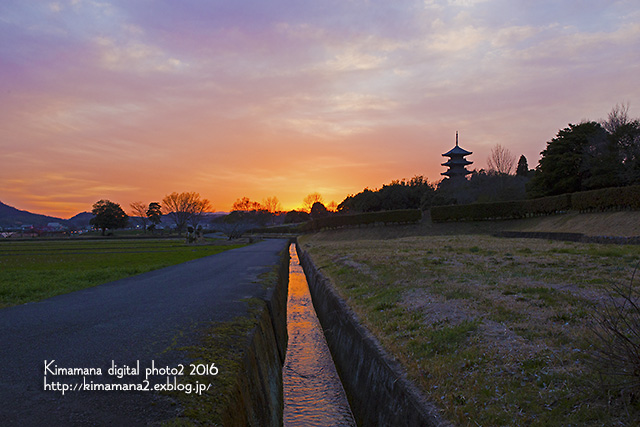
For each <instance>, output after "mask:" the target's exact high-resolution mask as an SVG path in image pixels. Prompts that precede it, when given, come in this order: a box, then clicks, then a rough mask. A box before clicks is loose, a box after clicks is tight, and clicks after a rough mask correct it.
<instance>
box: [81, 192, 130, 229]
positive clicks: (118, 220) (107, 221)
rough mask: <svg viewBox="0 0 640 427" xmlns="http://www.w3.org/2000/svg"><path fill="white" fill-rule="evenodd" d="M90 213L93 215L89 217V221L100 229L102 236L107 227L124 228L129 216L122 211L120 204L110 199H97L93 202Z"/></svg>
mask: <svg viewBox="0 0 640 427" xmlns="http://www.w3.org/2000/svg"><path fill="white" fill-rule="evenodd" d="M91 213H92V214H93V215H94V217H93V218H91V220H90V221H89V223H90V224H91V225H93V226H95V227H98V228H100V229H102V235H103V236H104V235H105V230H106V229H107V228H108V229H116V228H124V227H126V226H127V222H128V221H129V217H128V216H127V214H126V213H124V211H123V210H122V208H121V207H120V205H119V204H117V203H114V202H112V201H110V200H99V201H97V202H96V203H94V205H93V209H92V210H91Z"/></svg>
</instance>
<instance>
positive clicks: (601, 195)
mask: <svg viewBox="0 0 640 427" xmlns="http://www.w3.org/2000/svg"><path fill="white" fill-rule="evenodd" d="M571 206H572V207H573V209H575V210H579V211H580V212H594V211H606V210H616V209H632V210H638V209H640V185H632V186H629V187H616V188H603V189H601V190H591V191H581V192H579V193H573V194H572V195H571Z"/></svg>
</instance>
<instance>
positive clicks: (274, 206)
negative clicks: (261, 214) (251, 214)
mask: <svg viewBox="0 0 640 427" xmlns="http://www.w3.org/2000/svg"><path fill="white" fill-rule="evenodd" d="M262 207H263V208H264V209H266V210H267V211H269V212H270V213H272V214H276V213H278V212H280V211H281V210H282V205H281V204H280V201H279V200H278V198H277V197H276V196H273V197H267V198H266V199H264V200H263V201H262Z"/></svg>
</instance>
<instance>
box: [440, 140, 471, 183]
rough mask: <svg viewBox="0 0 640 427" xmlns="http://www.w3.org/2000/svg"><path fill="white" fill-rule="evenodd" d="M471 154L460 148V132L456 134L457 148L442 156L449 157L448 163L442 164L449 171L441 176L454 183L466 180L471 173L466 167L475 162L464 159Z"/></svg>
mask: <svg viewBox="0 0 640 427" xmlns="http://www.w3.org/2000/svg"><path fill="white" fill-rule="evenodd" d="M470 154H473V153H472V152H471V151H467V150H465V149H463V148H460V146H459V145H458V132H456V146H455V147H453V148H452V149H451V150H449V151H447V152H446V153H444V154H443V155H442V156H443V157H449V160H448V161H447V162H446V163H442V166H447V167H448V168H449V170H447V171H446V172H442V174H441V175H446V176H447V177H448V178H449V179H450V180H451V181H452V182H453V181H461V180H464V179H465V177H466V176H467V175H469V174H470V173H471V172H469V171H468V170H467V168H466V167H465V166H467V165H470V164H472V163H473V162H470V161H469V160H467V159H465V158H464V157H465V156H468V155H470Z"/></svg>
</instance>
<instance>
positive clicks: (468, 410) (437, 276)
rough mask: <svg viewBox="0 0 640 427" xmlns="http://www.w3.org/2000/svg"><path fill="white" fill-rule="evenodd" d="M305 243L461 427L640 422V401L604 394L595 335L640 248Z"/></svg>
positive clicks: (449, 239) (334, 236) (314, 238)
mask: <svg viewBox="0 0 640 427" xmlns="http://www.w3.org/2000/svg"><path fill="white" fill-rule="evenodd" d="M350 233H352V234H353V231H350ZM300 243H301V245H302V246H303V248H304V249H305V250H307V251H309V253H310V254H311V255H312V258H313V259H314V262H315V264H316V265H317V266H318V267H319V268H320V269H321V270H322V271H323V272H324V273H325V274H326V275H327V276H328V277H329V278H330V279H331V280H332V282H333V283H334V284H335V285H336V287H337V289H338V291H339V292H340V293H341V294H342V296H343V297H344V298H345V300H346V301H347V302H348V303H349V305H350V306H351V307H352V308H353V309H354V310H355V311H356V313H357V314H358V316H359V317H360V319H361V320H362V321H363V323H364V324H366V325H367V327H368V328H369V329H370V330H371V331H372V332H373V333H374V334H375V335H376V336H377V337H378V339H379V340H380V341H381V343H382V344H383V346H384V347H385V348H386V349H387V350H388V351H389V352H390V353H391V354H393V355H395V357H397V358H398V360H399V361H400V362H401V363H402V364H403V365H404V366H405V368H406V369H407V372H408V373H409V375H410V377H411V378H412V380H413V381H414V382H415V383H416V384H417V385H418V386H419V387H421V389H422V390H423V391H424V392H425V394H426V395H427V396H428V397H429V398H430V399H431V400H432V401H433V402H434V403H436V404H438V405H439V406H440V408H441V410H442V411H443V413H444V415H445V417H447V418H448V419H450V420H451V421H452V422H454V423H455V424H458V425H465V426H466V425H471V426H473V425H485V426H498V425H504V426H514V425H527V426H529V425H532V426H549V425H555V426H568V425H579V426H583V425H635V424H637V423H639V422H640V404H639V403H638V401H637V400H635V401H631V402H629V401H623V399H621V398H618V397H617V396H615V395H610V394H607V392H606V391H605V390H604V389H602V388H600V387H599V384H600V382H599V378H598V372H597V368H596V367H595V366H594V365H593V361H592V358H591V354H592V352H593V343H594V341H593V334H592V330H591V329H590V326H589V325H590V322H591V321H592V319H593V318H592V315H593V314H594V313H595V312H596V311H597V310H598V309H599V308H600V307H601V306H602V304H603V303H604V302H606V301H607V290H608V289H609V288H610V286H611V285H614V284H615V285H618V286H629V281H630V279H631V277H632V274H633V270H634V267H635V265H636V264H637V260H638V258H639V257H640V247H638V246H613V245H593V244H583V243H573V242H558V241H554V242H551V241H545V240H539V239H499V238H494V237H489V236H486V235H479V234H475V235H448V236H443V235H430V236H413V237H402V238H398V239H389V238H386V239H381V240H376V239H370V240H364V239H349V238H345V237H344V236H340V233H339V232H333V233H320V234H316V235H309V236H304V237H302V238H301V239H300ZM636 286H638V285H637V284H636Z"/></svg>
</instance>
